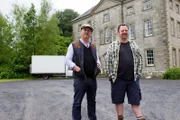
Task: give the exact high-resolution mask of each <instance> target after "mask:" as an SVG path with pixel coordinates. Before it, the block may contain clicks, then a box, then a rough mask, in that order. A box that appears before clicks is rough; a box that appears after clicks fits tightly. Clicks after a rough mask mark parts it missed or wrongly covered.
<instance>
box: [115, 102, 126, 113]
mask: <svg viewBox="0 0 180 120" xmlns="http://www.w3.org/2000/svg"><path fill="white" fill-rule="evenodd" d="M115 106H116V112H117V115H118V116H121V115H123V109H124V106H123V104H116V105H115Z"/></svg>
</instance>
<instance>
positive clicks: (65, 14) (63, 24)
mask: <svg viewBox="0 0 180 120" xmlns="http://www.w3.org/2000/svg"><path fill="white" fill-rule="evenodd" d="M77 16H79V14H78V13H77V12H75V11H74V10H72V9H65V10H64V11H59V12H57V17H58V19H59V24H58V26H59V28H60V30H61V33H60V35H62V36H64V37H72V20H73V19H75V18H76V17H77Z"/></svg>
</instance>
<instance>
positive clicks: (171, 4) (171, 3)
mask: <svg viewBox="0 0 180 120" xmlns="http://www.w3.org/2000/svg"><path fill="white" fill-rule="evenodd" d="M169 8H170V9H173V1H172V0H169Z"/></svg>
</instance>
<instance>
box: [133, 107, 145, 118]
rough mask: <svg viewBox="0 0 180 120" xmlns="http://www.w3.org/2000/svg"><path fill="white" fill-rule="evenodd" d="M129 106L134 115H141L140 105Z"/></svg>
mask: <svg viewBox="0 0 180 120" xmlns="http://www.w3.org/2000/svg"><path fill="white" fill-rule="evenodd" d="M131 107H132V110H133V112H134V114H135V116H136V117H139V116H143V114H142V110H141V107H140V105H131Z"/></svg>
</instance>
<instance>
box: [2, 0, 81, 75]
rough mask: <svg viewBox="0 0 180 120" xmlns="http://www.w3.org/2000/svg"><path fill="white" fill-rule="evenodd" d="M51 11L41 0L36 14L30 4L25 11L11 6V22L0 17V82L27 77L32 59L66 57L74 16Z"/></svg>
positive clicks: (72, 12)
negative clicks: (32, 57) (40, 56)
mask: <svg viewBox="0 0 180 120" xmlns="http://www.w3.org/2000/svg"><path fill="white" fill-rule="evenodd" d="M51 11H52V5H51V3H50V2H49V1H48V0H42V2H41V9H40V12H39V14H37V12H36V9H35V6H34V4H31V7H30V8H29V9H26V8H24V7H23V6H19V5H17V4H14V5H13V12H12V13H13V15H12V17H10V18H11V19H8V17H7V18H5V17H4V16H3V15H2V14H0V51H1V54H0V78H20V77H21V78H22V77H27V76H29V66H30V64H31V56H32V55H65V54H66V51H67V47H68V46H69V44H70V43H71V41H72V24H71V20H73V19H74V18H76V17H77V16H78V13H76V12H74V11H73V10H71V9H66V10H64V11H62V12H61V11H58V12H56V13H55V14H52V12H51ZM60 33H61V34H60Z"/></svg>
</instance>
